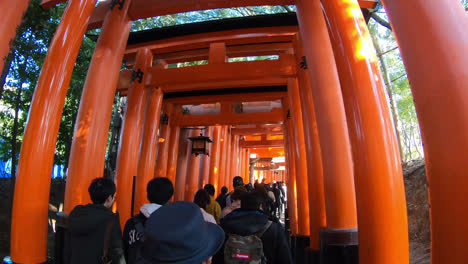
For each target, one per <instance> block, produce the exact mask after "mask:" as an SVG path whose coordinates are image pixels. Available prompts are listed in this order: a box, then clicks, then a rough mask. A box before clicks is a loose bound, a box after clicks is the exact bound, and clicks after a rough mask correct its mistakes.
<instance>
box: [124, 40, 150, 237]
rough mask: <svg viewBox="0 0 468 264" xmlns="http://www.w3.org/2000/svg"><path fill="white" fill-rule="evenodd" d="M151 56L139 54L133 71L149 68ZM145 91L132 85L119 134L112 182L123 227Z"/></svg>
mask: <svg viewBox="0 0 468 264" xmlns="http://www.w3.org/2000/svg"><path fill="white" fill-rule="evenodd" d="M152 60H153V56H152V54H151V53H150V52H149V50H148V49H141V50H140V51H139V52H138V55H137V59H136V64H135V69H143V71H144V69H146V68H147V67H149V66H151V64H152ZM145 99H146V89H145V87H144V84H143V83H140V82H138V81H136V82H133V83H132V86H131V88H130V89H129V93H128V96H127V106H126V109H125V111H124V113H125V117H124V120H123V123H122V129H121V133H120V140H119V142H120V144H119V151H118V155H117V166H116V172H115V178H116V181H117V193H118V195H117V199H116V204H117V210H118V211H119V216H120V224H121V225H122V229H123V226H124V225H125V223H126V222H127V220H128V219H129V218H130V216H131V208H132V185H133V176H136V175H137V170H138V154H139V151H140V143H141V131H142V127H143V115H144V112H145Z"/></svg>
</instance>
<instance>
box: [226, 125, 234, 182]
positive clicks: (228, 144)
mask: <svg viewBox="0 0 468 264" xmlns="http://www.w3.org/2000/svg"><path fill="white" fill-rule="evenodd" d="M227 131H228V133H227V135H226V148H227V149H226V167H225V170H224V171H225V175H224V183H225V184H226V185H229V184H230V183H231V182H232V181H231V161H232V148H231V138H232V136H231V133H230V131H231V128H230V127H229V126H228V130H227Z"/></svg>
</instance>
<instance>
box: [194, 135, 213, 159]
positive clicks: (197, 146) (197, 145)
mask: <svg viewBox="0 0 468 264" xmlns="http://www.w3.org/2000/svg"><path fill="white" fill-rule="evenodd" d="M189 139H190V140H191V141H192V154H195V156H198V155H199V154H203V155H208V156H209V153H208V143H213V141H212V140H211V139H210V138H209V137H205V136H203V135H202V134H200V136H198V137H190V138H189Z"/></svg>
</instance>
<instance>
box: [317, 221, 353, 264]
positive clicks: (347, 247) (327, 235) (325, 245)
mask: <svg viewBox="0 0 468 264" xmlns="http://www.w3.org/2000/svg"><path fill="white" fill-rule="evenodd" d="M320 264H359V242H358V230H357V229H344V230H343V229H340V230H337V229H329V228H324V229H323V230H322V231H321V232H320Z"/></svg>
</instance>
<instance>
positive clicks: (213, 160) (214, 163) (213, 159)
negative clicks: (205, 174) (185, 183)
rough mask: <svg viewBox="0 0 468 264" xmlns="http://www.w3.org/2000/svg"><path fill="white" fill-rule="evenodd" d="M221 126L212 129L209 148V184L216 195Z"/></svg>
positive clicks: (219, 187)
mask: <svg viewBox="0 0 468 264" xmlns="http://www.w3.org/2000/svg"><path fill="white" fill-rule="evenodd" d="M220 140H221V126H215V127H214V129H213V141H214V142H213V146H212V148H211V152H212V153H211V156H210V180H209V182H210V184H212V185H213V186H214V187H215V190H216V193H219V192H220V190H221V187H222V186H220V185H219V181H218V178H219V177H218V176H219V166H220V152H221V143H222V142H220Z"/></svg>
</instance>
